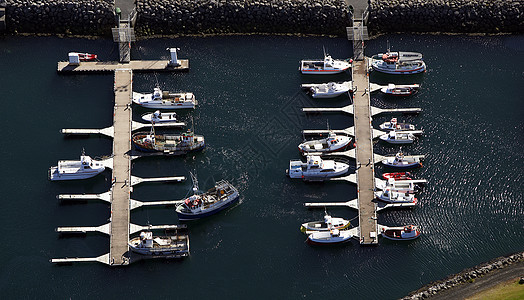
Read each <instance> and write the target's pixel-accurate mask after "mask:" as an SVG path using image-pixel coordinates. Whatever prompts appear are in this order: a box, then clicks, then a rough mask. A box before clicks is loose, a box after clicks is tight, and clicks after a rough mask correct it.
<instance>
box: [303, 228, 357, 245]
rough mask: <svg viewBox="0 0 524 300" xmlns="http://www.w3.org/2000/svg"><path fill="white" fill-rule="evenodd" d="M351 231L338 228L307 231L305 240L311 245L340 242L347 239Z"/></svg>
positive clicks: (351, 235) (350, 235)
mask: <svg viewBox="0 0 524 300" xmlns="http://www.w3.org/2000/svg"><path fill="white" fill-rule="evenodd" d="M352 237H353V233H352V232H351V231H349V230H338V229H335V228H332V229H330V230H325V231H313V232H311V233H309V235H308V237H307V242H308V243H309V244H313V245H330V244H341V243H345V242H347V241H349V240H350V239H351V238H352Z"/></svg>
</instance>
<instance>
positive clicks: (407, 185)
mask: <svg viewBox="0 0 524 300" xmlns="http://www.w3.org/2000/svg"><path fill="white" fill-rule="evenodd" d="M375 183H376V187H377V188H378V189H381V190H392V191H395V192H399V193H415V192H416V191H418V190H419V189H420V187H419V186H418V185H416V184H415V183H414V182H413V181H410V180H409V181H408V180H396V179H394V178H389V179H388V180H386V181H381V180H377V181H375Z"/></svg>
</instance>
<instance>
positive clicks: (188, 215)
mask: <svg viewBox="0 0 524 300" xmlns="http://www.w3.org/2000/svg"><path fill="white" fill-rule="evenodd" d="M191 178H192V179H193V191H194V195H192V196H190V197H189V198H187V199H185V200H184V202H183V203H182V204H180V205H179V206H178V207H177V208H176V210H175V211H176V213H177V215H178V219H179V220H180V221H190V220H197V219H201V218H204V217H208V216H211V215H214V214H216V213H217V212H219V211H221V210H224V209H226V208H228V207H230V206H231V205H232V204H233V203H235V202H236V201H238V199H239V193H238V190H237V189H236V188H235V187H234V186H233V185H232V184H230V183H229V182H227V181H226V180H220V181H218V182H217V183H216V184H215V186H214V187H213V188H212V189H210V190H209V191H207V192H205V193H198V181H197V179H196V176H194V175H193V174H191Z"/></svg>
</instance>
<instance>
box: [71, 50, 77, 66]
mask: <svg viewBox="0 0 524 300" xmlns="http://www.w3.org/2000/svg"><path fill="white" fill-rule="evenodd" d="M69 64H70V65H75V66H78V65H79V64H80V56H79V55H78V53H76V52H69Z"/></svg>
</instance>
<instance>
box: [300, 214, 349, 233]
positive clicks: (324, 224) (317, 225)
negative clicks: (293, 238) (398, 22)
mask: <svg viewBox="0 0 524 300" xmlns="http://www.w3.org/2000/svg"><path fill="white" fill-rule="evenodd" d="M350 225H351V223H350V222H349V221H348V220H344V219H343V218H333V217H332V216H330V215H328V214H327V213H326V215H325V216H324V220H322V221H312V222H306V223H303V224H302V226H300V231H301V232H306V231H328V230H330V229H338V230H344V229H346V228H348V227H349V226H350Z"/></svg>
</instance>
